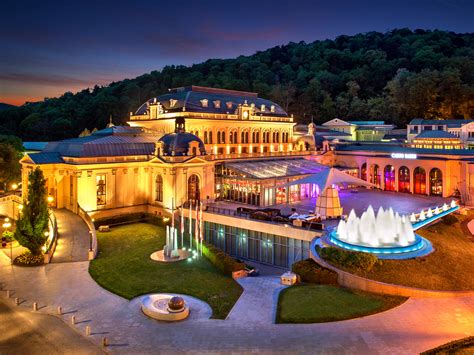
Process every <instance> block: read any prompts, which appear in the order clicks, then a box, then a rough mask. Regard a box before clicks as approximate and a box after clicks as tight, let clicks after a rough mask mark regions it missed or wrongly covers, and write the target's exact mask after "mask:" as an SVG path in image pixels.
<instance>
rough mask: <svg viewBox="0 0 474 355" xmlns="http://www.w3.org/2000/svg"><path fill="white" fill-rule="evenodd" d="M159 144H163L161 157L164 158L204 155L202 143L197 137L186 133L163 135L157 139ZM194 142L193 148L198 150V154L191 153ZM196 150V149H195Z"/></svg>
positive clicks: (204, 150)
mask: <svg viewBox="0 0 474 355" xmlns="http://www.w3.org/2000/svg"><path fill="white" fill-rule="evenodd" d="M159 142H161V143H162V144H163V146H162V147H163V151H162V152H161V155H164V156H170V155H171V156H186V155H205V154H206V148H205V147H204V143H203V142H202V140H201V139H199V137H198V136H196V135H194V134H192V133H187V132H177V133H169V134H165V135H164V136H163V137H161V138H160V139H159ZM193 142H196V144H195V146H197V147H198V148H199V152H197V151H196V152H193V151H192V149H190V148H191V145H192V143H193ZM196 149H197V148H196Z"/></svg>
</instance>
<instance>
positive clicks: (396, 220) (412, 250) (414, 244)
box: [323, 206, 433, 259]
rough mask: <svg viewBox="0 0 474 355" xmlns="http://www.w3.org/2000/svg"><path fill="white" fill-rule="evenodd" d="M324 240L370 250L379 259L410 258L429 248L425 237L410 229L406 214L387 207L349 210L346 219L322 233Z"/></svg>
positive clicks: (348, 247) (338, 244) (367, 251)
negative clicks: (358, 214) (359, 214)
mask: <svg viewBox="0 0 474 355" xmlns="http://www.w3.org/2000/svg"><path fill="white" fill-rule="evenodd" d="M324 244H325V245H330V246H331V245H332V246H337V247H340V248H344V249H348V250H353V251H360V252H365V253H372V254H375V255H377V256H378V257H379V258H381V259H408V258H414V257H418V256H423V255H426V254H428V253H430V252H431V251H432V250H433V248H432V246H431V243H430V242H429V241H428V240H427V239H425V238H423V237H421V236H419V235H417V234H415V233H414V231H413V226H412V223H411V221H410V219H409V217H407V216H400V215H399V214H398V213H394V211H393V210H392V209H391V208H390V209H388V210H384V209H383V208H380V209H379V210H378V212H377V214H375V212H374V210H373V208H372V206H369V208H368V209H367V210H366V211H365V212H364V213H362V215H361V216H360V217H357V216H356V214H355V212H354V211H353V210H352V211H351V213H350V214H349V217H348V219H347V221H340V222H339V225H338V226H337V228H336V229H333V230H329V231H328V233H327V234H326V236H325V237H323V246H324Z"/></svg>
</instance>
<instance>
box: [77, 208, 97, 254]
mask: <svg viewBox="0 0 474 355" xmlns="http://www.w3.org/2000/svg"><path fill="white" fill-rule="evenodd" d="M77 214H78V215H79V217H81V218H82V219H83V220H84V222H86V224H87V226H88V227H89V234H90V241H89V260H94V259H95V258H96V256H97V252H98V251H99V248H98V244H97V232H96V230H95V226H94V222H93V221H92V218H91V217H90V216H89V214H88V213H87V212H86V211H85V210H84V209H83V208H82V207H81V206H80V205H79V204H77Z"/></svg>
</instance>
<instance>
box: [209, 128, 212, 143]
mask: <svg viewBox="0 0 474 355" xmlns="http://www.w3.org/2000/svg"><path fill="white" fill-rule="evenodd" d="M209 144H212V131H210V132H209Z"/></svg>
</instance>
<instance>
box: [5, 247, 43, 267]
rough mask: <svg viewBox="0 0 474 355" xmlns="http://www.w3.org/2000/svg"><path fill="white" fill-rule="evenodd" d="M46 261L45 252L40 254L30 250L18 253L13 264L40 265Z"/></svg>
mask: <svg viewBox="0 0 474 355" xmlns="http://www.w3.org/2000/svg"><path fill="white" fill-rule="evenodd" d="M43 263H44V256H43V254H40V255H33V254H31V252H30V251H25V252H24V253H23V254H21V255H18V256H17V257H16V258H15V259H14V260H13V264H15V265H18V266H38V265H43Z"/></svg>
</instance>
